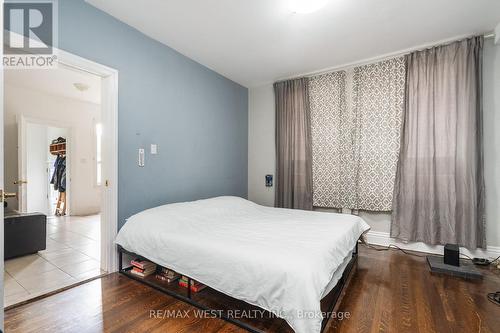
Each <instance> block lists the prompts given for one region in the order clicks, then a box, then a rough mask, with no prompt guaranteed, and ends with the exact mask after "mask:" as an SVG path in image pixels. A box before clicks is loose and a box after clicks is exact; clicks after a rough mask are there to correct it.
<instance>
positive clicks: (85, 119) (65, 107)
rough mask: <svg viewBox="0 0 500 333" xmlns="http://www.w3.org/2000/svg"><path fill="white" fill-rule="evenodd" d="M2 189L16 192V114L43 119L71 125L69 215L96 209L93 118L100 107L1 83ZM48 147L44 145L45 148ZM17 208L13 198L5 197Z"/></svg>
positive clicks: (92, 211) (96, 116)
mask: <svg viewBox="0 0 500 333" xmlns="http://www.w3.org/2000/svg"><path fill="white" fill-rule="evenodd" d="M4 94H5V97H4V139H5V162H4V167H5V170H4V177H5V180H4V182H5V189H6V191H9V192H16V191H17V187H16V186H15V185H13V182H14V181H15V180H16V179H18V158H17V146H18V133H17V120H16V118H17V117H18V116H20V115H24V116H26V117H30V118H37V119H46V120H48V121H51V122H56V123H60V124H61V127H66V126H69V127H70V128H71V137H70V138H69V140H70V141H71V144H70V149H71V152H70V158H71V159H70V163H69V164H70V168H71V169H70V175H71V187H70V205H69V206H70V209H71V214H72V215H89V214H94V213H98V212H99V211H100V188H99V187H97V186H95V184H94V183H95V172H94V154H95V153H94V151H95V148H94V145H95V141H94V121H99V119H100V106H99V105H97V104H93V103H88V102H83V101H79V100H76V99H70V98H66V97H62V96H55V95H49V94H47V93H44V92H39V91H36V90H33V89H26V88H24V87H19V86H14V85H9V84H8V83H6V84H5V89H4ZM47 149H48V147H47ZM8 203H9V207H11V208H14V209H17V199H9V201H8Z"/></svg>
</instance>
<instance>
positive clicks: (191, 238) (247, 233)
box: [116, 197, 369, 333]
mask: <svg viewBox="0 0 500 333" xmlns="http://www.w3.org/2000/svg"><path fill="white" fill-rule="evenodd" d="M368 229H369V226H368V225H367V224H366V223H365V222H364V221H363V220H362V219H361V218H360V217H357V216H353V215H345V214H334V213H322V212H310V211H302V210H292V209H280V208H270V207H264V206H260V205H257V204H255V203H252V202H250V201H248V200H245V199H241V198H237V197H218V198H213V199H207V200H199V201H193V202H186V203H177V204H169V205H165V206H160V207H156V208H152V209H148V210H146V211H143V212H141V213H139V214H136V215H134V216H132V217H130V218H129V219H128V220H127V223H125V225H124V226H123V227H122V228H121V230H120V231H119V233H118V236H117V238H116V243H117V244H119V245H121V246H122V247H123V248H125V249H126V250H128V251H131V252H134V253H137V254H139V255H142V256H144V257H146V258H148V259H150V260H152V261H154V262H156V263H157V264H160V265H162V266H166V267H169V268H171V269H173V270H175V271H177V272H179V273H181V274H185V275H188V276H190V277H191V278H193V279H195V280H198V281H200V282H202V283H204V284H206V285H208V286H210V287H212V288H214V289H216V290H218V291H220V292H223V293H225V294H227V295H230V296H232V297H235V298H237V299H240V300H244V301H246V302H248V303H251V304H253V305H257V306H259V307H261V308H263V309H266V310H268V311H271V312H273V313H275V314H276V315H278V316H280V317H282V318H284V319H285V320H286V321H287V322H288V323H289V325H290V326H291V327H292V328H293V329H294V330H295V332H297V333H316V332H320V330H321V321H322V319H321V310H320V300H321V298H322V295H323V293H324V292H325V289H326V288H327V286H328V285H329V284H331V280H332V278H333V277H334V273H335V271H336V270H337V268H339V266H340V265H342V263H343V261H344V259H345V258H346V256H347V255H348V254H349V253H350V252H351V251H352V249H353V248H354V246H355V244H356V241H357V240H358V238H359V237H360V235H361V234H362V233H364V232H365V231H367V230H368ZM336 275H339V274H336ZM337 279H338V278H337ZM336 282H337V281H334V282H333V283H336Z"/></svg>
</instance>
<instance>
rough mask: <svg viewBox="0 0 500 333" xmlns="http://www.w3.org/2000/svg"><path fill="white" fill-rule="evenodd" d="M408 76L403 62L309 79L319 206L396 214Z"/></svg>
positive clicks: (359, 68)
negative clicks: (395, 192) (395, 191)
mask: <svg viewBox="0 0 500 333" xmlns="http://www.w3.org/2000/svg"><path fill="white" fill-rule="evenodd" d="M405 72H406V67H405V59H404V58H403V57H401V58H395V59H390V60H387V61H383V62H379V63H376V64H371V65H366V66H360V67H356V68H354V69H351V70H348V71H339V72H334V73H328V74H325V75H320V76H316V77H313V78H311V79H310V84H309V92H310V105H311V135H312V151H313V154H312V155H313V188H314V190H313V204H314V206H316V207H328V208H350V209H360V210H370V211H390V210H391V206H392V195H393V188H394V179H395V174H396V166H397V161H398V156H399V142H400V131H401V121H402V113H403V106H404V89H405Z"/></svg>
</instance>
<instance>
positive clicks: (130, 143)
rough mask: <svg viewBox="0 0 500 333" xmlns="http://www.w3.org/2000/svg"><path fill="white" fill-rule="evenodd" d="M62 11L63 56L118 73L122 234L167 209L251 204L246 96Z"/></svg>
mask: <svg viewBox="0 0 500 333" xmlns="http://www.w3.org/2000/svg"><path fill="white" fill-rule="evenodd" d="M58 3H59V48H60V49H62V50H65V51H68V52H70V53H73V54H76V55H79V56H81V57H84V58H87V59H90V60H93V61H95V62H98V63H101V64H103V65H106V66H109V67H112V68H115V69H117V70H118V71H119V111H118V117H119V119H118V144H119V147H118V164H119V165H118V181H119V183H118V218H119V220H118V225H119V227H121V226H122V225H123V224H124V223H125V219H126V218H128V217H129V216H131V215H133V214H134V213H137V212H139V211H141V210H144V209H147V208H150V207H154V206H158V205H161V204H165V203H171V202H180V201H187V200H195V199H201V198H208V197H213V196H219V195H236V196H241V197H245V198H246V196H247V168H248V154H247V149H248V89H247V88H245V87H243V86H241V85H239V84H237V83H235V82H233V81H231V80H229V79H227V78H225V77H223V76H221V75H219V74H217V73H215V72H214V71H212V70H210V69H208V68H207V67H204V66H202V65H200V64H199V63H197V62H195V61H193V60H191V59H189V58H187V57H185V56H183V55H181V54H180V53H178V52H176V51H175V50H173V49H171V48H169V47H167V46H165V45H164V44H161V43H159V42H157V41H155V40H153V39H151V38H149V37H147V36H145V35H144V34H142V33H141V32H139V31H137V30H136V29H134V28H132V27H130V26H128V25H126V24H124V23H122V22H120V21H118V20H116V19H115V18H113V17H112V16H110V15H108V14H106V13H104V12H102V11H100V10H98V9H96V8H94V7H92V6H91V5H89V4H87V3H86V2H85V1H83V0H63V1H59V2H58ZM138 6H140V4H138ZM214 52H223V50H214ZM152 143H156V144H158V152H159V154H158V155H151V154H150V153H149V147H150V144H152ZM138 148H145V149H146V165H145V167H143V168H141V167H139V166H138V165H137V149H138Z"/></svg>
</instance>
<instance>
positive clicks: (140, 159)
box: [137, 148, 144, 167]
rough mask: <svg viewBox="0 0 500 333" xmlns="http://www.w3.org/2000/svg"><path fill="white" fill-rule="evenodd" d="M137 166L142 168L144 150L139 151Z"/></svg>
mask: <svg viewBox="0 0 500 333" xmlns="http://www.w3.org/2000/svg"><path fill="white" fill-rule="evenodd" d="M137 162H138V164H139V166H140V167H143V166H144V148H140V149H139V157H138V161H137Z"/></svg>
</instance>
